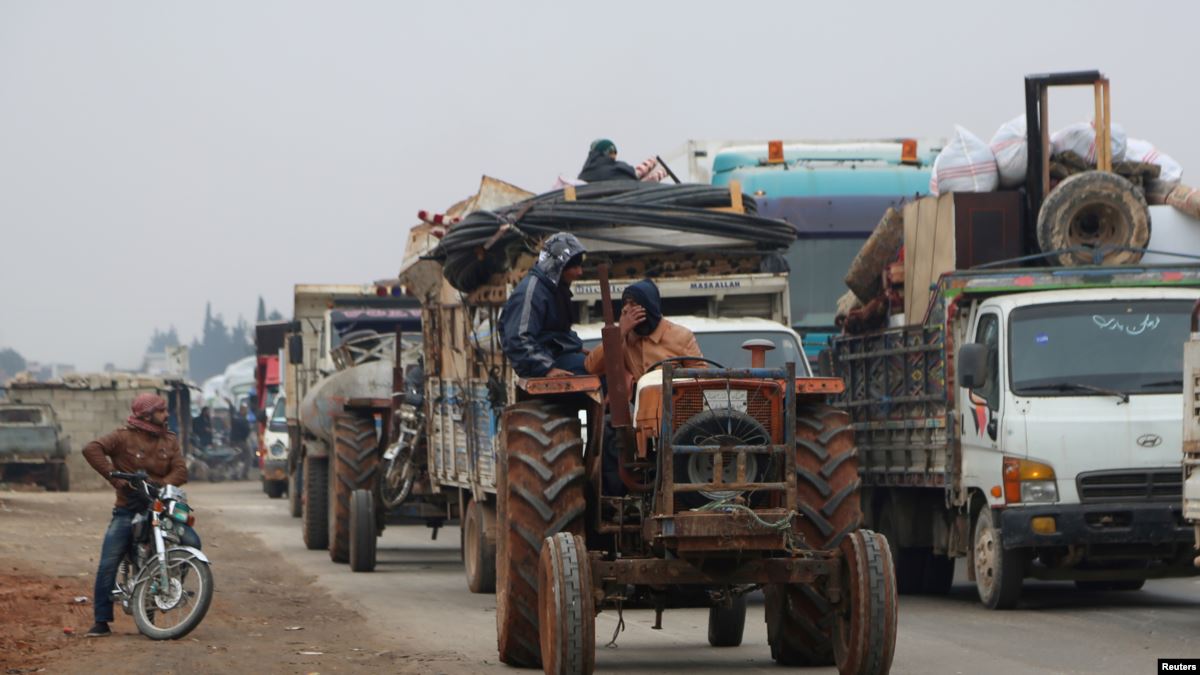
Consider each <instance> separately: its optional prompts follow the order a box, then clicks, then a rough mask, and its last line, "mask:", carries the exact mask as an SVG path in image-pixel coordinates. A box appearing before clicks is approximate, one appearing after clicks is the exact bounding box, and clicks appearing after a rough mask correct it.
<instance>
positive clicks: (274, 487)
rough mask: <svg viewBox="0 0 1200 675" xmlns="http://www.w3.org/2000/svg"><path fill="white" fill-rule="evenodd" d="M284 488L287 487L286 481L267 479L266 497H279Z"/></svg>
mask: <svg viewBox="0 0 1200 675" xmlns="http://www.w3.org/2000/svg"><path fill="white" fill-rule="evenodd" d="M286 488H287V483H285V482H283V481H281V480H269V481H267V482H266V489H267V498H268V499H279V498H280V497H282V496H283V493H284V491H285V490H286Z"/></svg>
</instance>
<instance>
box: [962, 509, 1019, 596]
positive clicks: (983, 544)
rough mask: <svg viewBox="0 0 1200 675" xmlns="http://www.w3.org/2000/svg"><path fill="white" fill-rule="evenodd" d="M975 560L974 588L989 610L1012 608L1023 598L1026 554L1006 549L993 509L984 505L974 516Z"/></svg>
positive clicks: (973, 539)
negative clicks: (993, 516) (1022, 588)
mask: <svg viewBox="0 0 1200 675" xmlns="http://www.w3.org/2000/svg"><path fill="white" fill-rule="evenodd" d="M972 541H973V542H974V544H973V547H974V553H975V555H974V559H975V590H977V591H978V592H979V601H980V602H982V603H983V605H984V606H985V607H987V608H988V609H1012V608H1013V607H1016V606H1017V601H1018V600H1020V599H1021V580H1022V578H1024V576H1025V564H1024V556H1023V555H1022V554H1021V552H1020V551H1017V550H1015V549H1007V550H1006V549H1005V548H1004V546H1003V544H1002V543H1001V540H1000V530H998V529H997V528H996V526H995V524H993V523H992V510H991V509H989V508H987V507H984V508H983V509H981V510H980V511H979V515H977V516H975V536H974V537H973V538H972Z"/></svg>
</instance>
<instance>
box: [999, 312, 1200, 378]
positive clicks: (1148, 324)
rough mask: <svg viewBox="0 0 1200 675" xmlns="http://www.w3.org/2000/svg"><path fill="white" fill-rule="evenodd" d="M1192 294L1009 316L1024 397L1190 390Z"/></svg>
mask: <svg viewBox="0 0 1200 675" xmlns="http://www.w3.org/2000/svg"><path fill="white" fill-rule="evenodd" d="M1191 309H1192V302H1191V301H1190V300H1104V301H1096V302H1073V303H1059V304H1048V305H1035V306H1030V307H1021V308H1018V309H1016V310H1014V311H1013V313H1012V318H1011V321H1010V324H1011V325H1010V329H1009V332H1010V336H1011V340H1010V344H1009V353H1010V363H1011V366H1010V369H1011V376H1012V390H1013V393H1015V394H1018V395H1034V396H1080V395H1087V396H1105V395H1116V396H1122V397H1126V396H1128V395H1129V394H1169V393H1178V392H1180V391H1182V389H1183V343H1184V342H1186V341H1187V339H1188V333H1189V331H1190V326H1189V324H1190V314H1191Z"/></svg>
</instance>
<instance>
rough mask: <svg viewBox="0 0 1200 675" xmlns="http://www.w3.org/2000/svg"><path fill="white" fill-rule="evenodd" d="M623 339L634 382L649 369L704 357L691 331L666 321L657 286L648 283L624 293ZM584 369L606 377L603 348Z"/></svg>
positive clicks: (596, 351)
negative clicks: (673, 359) (678, 359)
mask: <svg viewBox="0 0 1200 675" xmlns="http://www.w3.org/2000/svg"><path fill="white" fill-rule="evenodd" d="M621 302H622V303H623V306H622V307H621V321H620V327H621V339H622V340H624V341H625V370H626V371H627V372H628V373H629V375H630V377H631V378H632V379H633V381H634V382H637V381H638V379H639V378H640V377H641V376H642V375H645V374H646V371H647V370H648V369H649V368H650V366H652V365H654V364H655V363H657V362H658V361H661V360H663V359H667V358H671V357H677V356H697V357H703V356H704V354H702V353H701V352H700V345H699V344H697V343H696V336H695V335H694V334H693V333H692V331H690V330H688V329H687V328H684V327H683V326H680V325H679V324H677V323H674V322H673V321H669V320H668V319H665V318H663V315H662V299H661V297H660V296H659V293H658V286H656V285H655V284H654V282H653V281H651V280H649V279H642V280H641V281H639V282H637V283H634V284H630V285H629V286H628V287H626V289H625V291H624V292H623V293H621ZM584 368H586V369H587V372H589V373H592V374H594V375H601V374H603V373H604V346H603V345H601V346H598V347H596V349H594V350H592V352H591V353H590V354H588V355H587V359H586V360H585V361H584Z"/></svg>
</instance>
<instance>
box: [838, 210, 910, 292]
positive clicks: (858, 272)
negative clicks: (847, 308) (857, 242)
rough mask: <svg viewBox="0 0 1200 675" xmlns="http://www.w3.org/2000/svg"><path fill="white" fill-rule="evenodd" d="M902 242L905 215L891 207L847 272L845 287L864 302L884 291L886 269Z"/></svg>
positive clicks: (894, 257)
mask: <svg viewBox="0 0 1200 675" xmlns="http://www.w3.org/2000/svg"><path fill="white" fill-rule="evenodd" d="M903 243H904V216H903V215H901V213H900V212H899V211H897V210H896V209H893V208H889V209H888V210H887V211H885V212H884V214H883V218H881V219H880V220H879V224H878V225H876V226H875V231H874V232H872V233H871V236H870V237H868V238H867V241H866V242H865V243H864V244H863V246H862V248H861V249H859V251H858V255H856V256H854V260H853V261H851V262H850V270H849V271H848V272H846V279H845V281H846V287H847V288H849V289H850V290H851V291H853V292H854V295H855V296H857V297H858V299H859V300H860V301H862V302H863V303H864V304H865V303H868V302H870V301H871V300H872V299H874V298H875V297H876V296H878V295H880V294H881V293H882V292H883V269H884V268H885V267H886V266H887V264H888V263H890V262H892V261H893V260H895V259H896V254H897V253H899V252H900V246H901V245H902V244H903Z"/></svg>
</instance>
